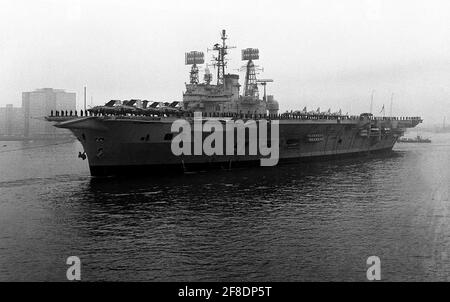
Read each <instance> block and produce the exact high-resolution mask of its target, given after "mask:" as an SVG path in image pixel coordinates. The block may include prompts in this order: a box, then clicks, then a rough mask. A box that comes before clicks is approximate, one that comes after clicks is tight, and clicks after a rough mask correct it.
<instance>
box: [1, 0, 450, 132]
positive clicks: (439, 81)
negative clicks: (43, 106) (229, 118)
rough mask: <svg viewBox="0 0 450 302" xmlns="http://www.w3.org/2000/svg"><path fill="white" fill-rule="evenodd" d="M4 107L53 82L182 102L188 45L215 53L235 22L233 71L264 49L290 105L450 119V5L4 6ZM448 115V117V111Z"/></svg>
mask: <svg viewBox="0 0 450 302" xmlns="http://www.w3.org/2000/svg"><path fill="white" fill-rule="evenodd" d="M0 26H1V29H2V30H1V31H0V63H1V69H0V105H5V104H6V103H12V104H15V105H20V103H21V92H22V91H29V90H32V89H35V88H42V87H53V88H63V89H66V90H68V91H74V92H77V98H78V103H79V105H81V103H82V90H83V86H84V85H85V84H86V85H87V86H88V94H89V99H88V103H90V96H93V98H94V103H96V104H101V103H104V102H105V101H107V100H109V99H130V98H146V99H149V100H158V101H166V100H167V101H171V100H179V99H181V93H182V90H183V88H184V82H186V81H188V67H187V66H184V52H186V51H189V50H200V51H206V48H207V47H211V46H212V44H213V43H215V42H218V41H219V33H220V30H221V29H226V30H227V31H228V35H229V38H230V39H229V44H230V45H233V46H237V49H235V50H232V51H231V52H232V54H231V56H230V59H231V60H230V62H229V69H228V71H229V72H233V73H235V72H237V71H236V69H237V68H239V67H240V66H241V65H242V62H241V61H240V60H239V59H240V58H239V56H240V49H242V48H246V47H256V48H259V49H260V56H261V59H260V61H259V64H260V65H262V66H263V67H264V72H263V73H262V74H261V75H260V77H262V78H273V79H274V80H275V82H274V83H273V84H271V85H270V86H268V90H269V92H270V93H273V94H274V95H275V98H276V99H277V100H278V101H279V102H280V104H281V108H282V110H286V109H289V110H290V109H302V108H303V107H304V106H308V108H314V109H316V108H317V107H321V109H323V110H326V109H328V108H329V107H331V108H332V110H338V109H339V108H342V110H343V112H347V111H349V112H350V113H355V114H357V113H361V112H367V111H368V110H369V107H370V94H371V91H372V89H374V90H375V101H374V106H373V108H374V112H379V111H380V109H381V107H382V105H383V104H385V106H386V109H387V110H386V112H387V113H388V112H389V103H390V95H391V93H395V97H394V106H393V113H394V114H400V113H402V114H404V115H414V116H416V115H421V116H423V117H424V118H425V119H426V122H427V123H441V121H442V118H443V116H445V115H447V116H448V117H450V114H449V112H450V110H449V109H450V86H449V85H450V1H444V0H443V1H437V0H436V1H433V0H426V1H425V0H424V1H411V0H390V1H380V0H366V1H364V0H347V1H346V0H340V1H333V0H330V1H320V0H314V1H298V0H296V1H293V0H292V1H289V0H288V1H281V0H276V1H270V0H263V1H261V0H257V1H249V0H245V1H243V0H239V1H234V0H227V1H221V2H217V1H210V0H209V1H208V0H205V1H193V0H191V1H183V0H181V1H172V0H165V1H129V0H127V1H125V0H123V1H92V0H90V1H84V0H55V1H48V0H45V1H21V0H13V1H10V0H1V2H0ZM448 120H449V118H448Z"/></svg>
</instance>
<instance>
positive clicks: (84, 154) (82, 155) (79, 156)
mask: <svg viewBox="0 0 450 302" xmlns="http://www.w3.org/2000/svg"><path fill="white" fill-rule="evenodd" d="M86 157H87V156H86V151H84V152H83V153H81V152H78V158H81V159H82V160H85V159H86Z"/></svg>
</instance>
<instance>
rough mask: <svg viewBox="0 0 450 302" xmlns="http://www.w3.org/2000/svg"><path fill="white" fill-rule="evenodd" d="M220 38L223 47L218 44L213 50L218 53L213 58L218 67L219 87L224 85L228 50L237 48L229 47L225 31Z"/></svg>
mask: <svg viewBox="0 0 450 302" xmlns="http://www.w3.org/2000/svg"><path fill="white" fill-rule="evenodd" d="M220 38H221V39H222V45H221V44H219V43H217V44H215V45H214V47H213V49H212V50H215V51H217V53H218V55H217V56H216V57H214V58H213V60H214V66H215V67H217V85H224V84H225V81H224V76H225V67H226V66H227V62H226V59H225V57H226V55H227V54H228V49H231V48H235V47H229V46H227V44H226V40H227V39H228V36H227V34H226V31H225V29H223V30H222V36H221V37H220Z"/></svg>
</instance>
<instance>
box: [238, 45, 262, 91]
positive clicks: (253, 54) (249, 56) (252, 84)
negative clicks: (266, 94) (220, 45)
mask: <svg viewBox="0 0 450 302" xmlns="http://www.w3.org/2000/svg"><path fill="white" fill-rule="evenodd" d="M258 59H259V49H257V48H246V49H243V50H242V61H248V62H247V66H246V73H245V84H244V96H250V97H259V91H258V84H257V79H256V69H255V64H254V63H253V60H258Z"/></svg>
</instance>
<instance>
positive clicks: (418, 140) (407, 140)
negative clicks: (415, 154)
mask: <svg viewBox="0 0 450 302" xmlns="http://www.w3.org/2000/svg"><path fill="white" fill-rule="evenodd" d="M398 142H399V143H431V139H429V138H423V137H421V136H420V135H417V136H416V137H415V138H406V137H402V138H400V139H399V140H398Z"/></svg>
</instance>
